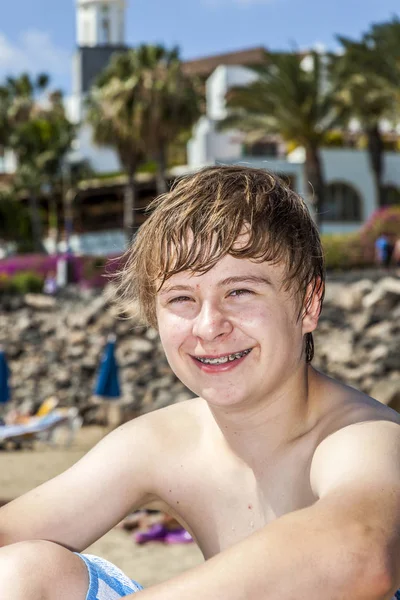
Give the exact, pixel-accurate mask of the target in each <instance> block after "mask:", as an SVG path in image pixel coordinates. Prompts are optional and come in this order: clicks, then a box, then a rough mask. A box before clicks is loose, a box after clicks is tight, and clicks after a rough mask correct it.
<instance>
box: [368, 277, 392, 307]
mask: <svg viewBox="0 0 400 600" xmlns="http://www.w3.org/2000/svg"><path fill="white" fill-rule="evenodd" d="M399 302H400V281H399V280H397V279H394V278H393V277H385V278H384V279H382V280H381V281H380V282H379V283H378V284H377V285H376V287H375V289H374V290H373V291H372V292H370V293H369V294H367V295H366V296H365V297H364V298H363V301H362V305H363V308H371V307H373V308H374V309H376V308H381V309H384V310H388V311H389V310H392V309H394V308H395V307H396V306H397V305H398V303H399Z"/></svg>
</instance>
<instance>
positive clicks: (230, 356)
mask: <svg viewBox="0 0 400 600" xmlns="http://www.w3.org/2000/svg"><path fill="white" fill-rule="evenodd" d="M250 352H251V348H250V349H249V350H243V352H236V354H227V355H226V356H220V357H219V358H200V357H196V359H197V360H198V361H199V362H201V363H203V364H205V365H222V364H224V363H227V362H232V361H233V360H238V358H242V357H243V356H246V355H247V354H249V353H250Z"/></svg>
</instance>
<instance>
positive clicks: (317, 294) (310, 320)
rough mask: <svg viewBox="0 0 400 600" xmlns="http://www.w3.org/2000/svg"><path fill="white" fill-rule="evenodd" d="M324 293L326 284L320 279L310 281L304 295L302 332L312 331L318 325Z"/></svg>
mask: <svg viewBox="0 0 400 600" xmlns="http://www.w3.org/2000/svg"><path fill="white" fill-rule="evenodd" d="M323 295H324V284H323V283H322V282H321V280H320V279H318V280H316V281H315V282H312V283H310V284H309V285H308V286H307V291H306V294H305V297H304V306H303V316H302V332H303V335H305V334H306V333H311V332H312V331H314V329H316V327H317V325H318V320H319V315H320V312H321V303H322V298H323Z"/></svg>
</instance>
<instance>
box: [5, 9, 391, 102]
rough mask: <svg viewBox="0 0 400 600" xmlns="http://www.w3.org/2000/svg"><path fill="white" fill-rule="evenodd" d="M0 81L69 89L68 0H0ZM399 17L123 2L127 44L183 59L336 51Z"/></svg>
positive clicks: (71, 38)
mask: <svg viewBox="0 0 400 600" xmlns="http://www.w3.org/2000/svg"><path fill="white" fill-rule="evenodd" d="M0 2H1V4H3V7H2V11H1V20H0V82H1V80H2V79H3V78H4V77H5V76H6V75H7V74H11V75H18V74H19V73H21V72H22V71H28V72H30V73H32V74H34V73H38V72H46V73H49V74H50V76H51V79H52V85H53V86H54V87H57V88H61V89H63V90H64V92H66V93H68V92H69V91H70V89H71V77H72V75H71V73H72V56H73V53H74V50H75V48H76V35H75V0H0ZM392 16H400V2H399V0H331V1H327V0H127V27H126V30H127V33H126V42H127V44H129V45H132V46H134V45H136V44H139V43H144V42H145V43H156V42H157V43H162V44H164V45H166V46H173V45H178V46H179V47H180V49H181V55H182V58H184V59H191V58H199V57H202V56H209V55H212V54H217V53H222V52H227V51H233V50H241V49H245V48H251V47H255V46H264V47H266V48H268V49H270V50H290V49H295V48H299V49H306V48H311V47H313V46H316V45H323V46H325V47H326V48H329V49H334V48H335V47H337V42H336V37H335V36H336V35H337V34H341V35H345V36H348V37H352V38H355V39H357V38H358V37H359V36H360V35H361V34H362V33H363V32H365V31H366V30H368V28H369V26H370V24H371V23H376V22H383V21H387V20H389V19H391V17H392Z"/></svg>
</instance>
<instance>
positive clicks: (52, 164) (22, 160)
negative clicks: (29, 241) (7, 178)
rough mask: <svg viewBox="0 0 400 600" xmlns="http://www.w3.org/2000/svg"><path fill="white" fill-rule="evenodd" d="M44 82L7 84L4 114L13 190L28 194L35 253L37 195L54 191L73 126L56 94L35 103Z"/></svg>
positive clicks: (38, 234) (39, 225) (38, 229)
mask: <svg viewBox="0 0 400 600" xmlns="http://www.w3.org/2000/svg"><path fill="white" fill-rule="evenodd" d="M47 81H48V80H47V78H46V77H45V76H41V77H39V78H38V80H37V81H36V82H32V81H31V80H30V79H29V78H28V77H27V76H25V75H24V76H22V77H21V78H19V79H10V80H9V82H8V89H9V91H10V96H11V97H12V98H13V101H12V103H11V105H10V110H9V113H8V122H9V124H10V133H9V136H8V147H10V148H11V149H12V150H13V151H14V152H15V154H16V157H17V171H16V175H15V187H16V188H17V189H18V190H20V191H21V190H28V192H29V203H30V212H31V219H32V231H33V235H34V240H35V246H36V249H37V250H38V251H43V244H42V220H41V215H40V212H39V207H38V196H39V194H40V193H41V191H42V189H43V186H45V185H46V186H47V187H49V189H51V190H54V188H55V187H56V186H57V185H58V186H59V185H60V179H61V169H62V164H63V161H64V158H65V156H66V154H67V152H68V151H69V149H70V146H71V143H72V140H73V137H74V127H73V126H72V124H71V123H70V122H69V121H68V119H67V118H66V116H65V112H64V107H63V102H62V95H61V93H60V92H53V93H51V94H49V96H48V99H47V104H46V105H44V106H43V105H40V104H38V102H37V93H38V92H39V93H42V92H43V91H44V89H45V86H46V85H47Z"/></svg>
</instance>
